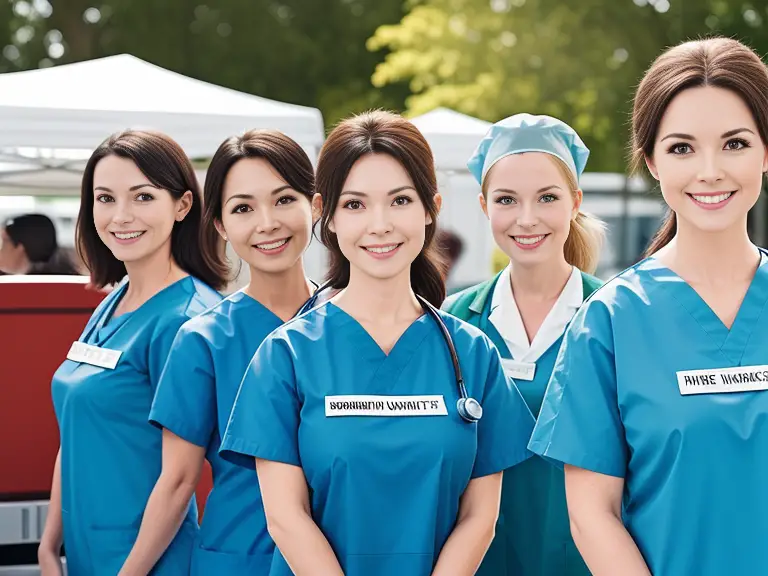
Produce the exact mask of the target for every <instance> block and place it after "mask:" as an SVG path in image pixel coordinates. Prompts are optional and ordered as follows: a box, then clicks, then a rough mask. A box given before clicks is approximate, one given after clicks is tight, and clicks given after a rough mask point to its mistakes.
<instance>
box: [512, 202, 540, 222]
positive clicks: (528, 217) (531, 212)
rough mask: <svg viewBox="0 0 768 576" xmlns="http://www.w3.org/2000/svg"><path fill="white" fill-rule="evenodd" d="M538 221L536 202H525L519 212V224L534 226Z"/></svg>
mask: <svg viewBox="0 0 768 576" xmlns="http://www.w3.org/2000/svg"><path fill="white" fill-rule="evenodd" d="M538 223H539V217H538V215H537V214H536V206H535V204H533V203H531V202H524V203H523V204H522V206H520V208H519V210H518V212H517V225H518V226H520V227H521V228H533V227H534V226H536V224H538Z"/></svg>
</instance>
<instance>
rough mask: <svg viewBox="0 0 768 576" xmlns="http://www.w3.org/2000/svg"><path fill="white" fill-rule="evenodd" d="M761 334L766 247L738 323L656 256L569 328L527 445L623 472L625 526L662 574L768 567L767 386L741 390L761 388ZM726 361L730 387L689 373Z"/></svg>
mask: <svg viewBox="0 0 768 576" xmlns="http://www.w3.org/2000/svg"><path fill="white" fill-rule="evenodd" d="M766 342H768V258H766V256H765V254H763V255H762V260H761V263H760V267H759V268H758V270H757V273H756V275H755V277H754V279H753V280H752V283H751V284H750V287H749V290H748V291H747V293H746V296H745V298H744V300H743V302H742V304H741V307H740V309H739V311H738V314H737V316H736V319H735V321H734V323H733V326H732V327H731V329H730V330H729V329H728V328H726V326H725V325H724V324H723V323H722V322H721V321H720V319H719V318H718V317H717V315H716V314H715V313H714V312H713V311H712V310H711V309H710V308H709V306H707V304H706V303H705V302H704V300H702V298H701V297H700V296H699V295H698V294H697V293H696V291H695V290H694V289H693V288H692V287H691V286H690V285H689V284H687V283H686V282H685V281H683V280H682V279H681V278H680V277H679V276H677V275H676V274H675V273H674V272H672V271H671V270H669V269H668V268H666V267H665V266H663V265H662V264H661V263H660V262H659V261H658V260H656V259H654V258H651V259H647V260H644V261H643V262H641V263H639V264H638V265H636V266H634V267H632V268H630V269H629V270H627V271H625V272H623V273H622V274H621V275H619V276H618V277H617V278H615V279H614V280H612V281H610V282H609V283H608V284H606V286H605V287H604V288H602V289H601V290H599V291H598V292H597V293H595V295H594V297H593V298H592V299H591V300H590V301H588V302H587V304H585V305H584V307H582V308H581V310H580V311H579V312H578V313H577V314H576V316H575V317H574V320H573V322H572V323H571V326H570V328H569V329H568V331H567V332H566V336H565V339H564V343H563V346H562V348H561V350H560V354H559V356H558V360H557V363H556V365H555V372H554V374H553V376H552V380H551V381H550V384H549V388H548V390H547V395H546V398H545V401H544V405H543V406H542V409H541V414H540V416H539V420H538V424H537V426H536V429H535V432H534V435H533V438H532V439H531V443H530V447H531V449H532V450H534V451H535V452H537V453H539V454H542V455H543V456H545V457H547V458H550V459H553V460H556V461H559V462H563V463H566V464H571V465H573V466H577V467H579V468H585V469H588V470H592V471H595V472H599V473H602V474H607V475H610V476H616V477H620V478H623V479H624V482H625V484H624V500H623V514H624V523H625V525H626V527H627V530H628V531H629V533H630V534H631V535H632V537H633V538H634V540H635V542H636V544H637V546H638V548H639V549H640V552H641V553H642V555H643V557H644V558H645V561H646V563H647V564H648V567H649V568H650V570H651V572H652V573H653V574H654V576H681V575H688V574H696V576H722V575H723V574H734V575H735V574H768V547H766V545H765V538H766V534H768V498H767V497H766V495H765V492H766V486H767V485H768V459H766V458H765V457H764V452H765V447H766V446H768V392H766V391H732V390H733V387H734V386H736V387H737V388H738V386H739V385H738V384H734V382H751V384H750V385H752V386H756V387H762V386H764V385H763V384H762V382H765V381H767V380H768V346H766ZM724 368H732V369H733V370H732V371H731V372H732V373H735V376H729V378H730V380H729V381H730V382H731V383H730V384H728V385H727V387H728V388H729V390H728V391H727V392H725V393H711V392H710V390H717V388H714V389H713V388H707V387H706V386H704V385H701V386H696V385H693V384H689V383H688V382H705V381H706V382H709V381H710V377H711V380H713V381H720V380H721V379H722V378H723V373H722V372H719V370H720V369H724ZM690 370H702V371H704V372H701V373H698V374H696V375H695V376H699V379H694V380H691V373H690V372H687V371H690ZM686 378H688V379H689V380H686ZM702 389H704V390H705V391H706V392H709V393H703V394H690V393H689V392H690V391H699V392H700V391H702Z"/></svg>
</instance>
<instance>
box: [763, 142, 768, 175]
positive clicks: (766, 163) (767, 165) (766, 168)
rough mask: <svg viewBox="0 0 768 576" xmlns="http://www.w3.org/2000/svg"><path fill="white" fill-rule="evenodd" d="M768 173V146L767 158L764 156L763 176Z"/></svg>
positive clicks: (767, 148)
mask: <svg viewBox="0 0 768 576" xmlns="http://www.w3.org/2000/svg"><path fill="white" fill-rule="evenodd" d="M766 172H768V146H766V148H765V156H763V174H765V173H766Z"/></svg>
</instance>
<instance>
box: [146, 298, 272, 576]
mask: <svg viewBox="0 0 768 576" xmlns="http://www.w3.org/2000/svg"><path fill="white" fill-rule="evenodd" d="M281 324H282V321H281V320H280V318H278V317H277V316H276V315H275V314H274V313H272V312H271V311H270V310H269V309H268V308H266V307H265V306H263V305H262V304H261V303H259V302H258V301H257V300H255V299H253V298H251V297H250V296H249V295H247V294H246V293H245V292H244V291H240V292H236V293H235V294H233V295H231V296H229V297H228V298H226V299H224V300H222V301H221V302H220V303H219V304H217V305H216V306H214V307H213V308H211V309H210V310H208V311H207V312H204V313H203V314H200V315H199V316H197V317H195V318H193V319H191V320H189V321H187V322H186V323H185V324H184V326H182V328H181V330H179V333H178V335H177V336H176V340H175V341H174V343H173V347H172V349H171V353H170V356H169V357H168V363H167V364H166V366H165V370H164V372H163V376H162V378H161V379H160V384H159V386H158V390H157V394H156V395H155V401H154V403H153V405H152V412H151V413H150V416H149V418H150V422H152V423H154V424H156V425H157V426H160V427H163V428H167V429H168V430H170V431H171V432H173V433H174V434H176V435H177V436H179V437H180V438H183V439H185V440H186V441H187V442H191V443H192V444H196V445H197V446H200V447H203V448H206V458H207V460H208V461H209V462H210V464H211V470H212V472H213V488H212V490H211V492H210V494H209V496H208V499H207V501H206V505H205V513H204V515H203V520H202V523H201V526H200V534H199V536H198V541H197V543H196V545H195V549H194V552H193V555H192V572H191V573H192V575H193V576H196V575H199V576H209V575H212V574H213V575H217V576H227V575H230V574H231V575H239V574H250V575H253V576H260V575H264V576H266V575H267V574H269V567H270V565H271V563H272V554H273V552H274V548H275V545H274V543H273V542H272V539H271V538H270V536H269V534H268V532H267V523H266V518H265V517H264V507H263V505H262V501H261V492H260V491H259V484H258V478H257V476H256V471H255V470H254V469H250V470H249V469H245V468H241V467H240V466H235V465H234V464H231V463H229V462H227V461H225V460H223V459H222V458H221V457H220V456H219V447H220V446H221V438H222V437H223V436H224V430H225V429H226V426H227V422H228V421H229V415H230V412H231V410H232V405H233V404H234V402H235V396H236V395H237V390H238V388H239V387H240V381H241V380H242V377H243V373H244V372H245V370H246V368H247V367H248V363H249V362H250V361H251V358H253V355H254V353H255V352H256V349H257V348H258V347H259V344H261V342H262V340H264V338H265V337H266V336H267V335H268V334H269V333H270V332H272V331H273V330H274V329H276V328H277V327H279V326H280V325H281ZM251 468H253V467H251Z"/></svg>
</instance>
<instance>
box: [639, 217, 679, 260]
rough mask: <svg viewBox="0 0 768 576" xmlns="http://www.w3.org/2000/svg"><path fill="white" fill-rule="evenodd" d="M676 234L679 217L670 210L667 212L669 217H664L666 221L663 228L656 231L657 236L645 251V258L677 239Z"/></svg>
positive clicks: (655, 235) (662, 224)
mask: <svg viewBox="0 0 768 576" xmlns="http://www.w3.org/2000/svg"><path fill="white" fill-rule="evenodd" d="M676 233H677V215H676V214H675V212H674V210H669V211H667V215H666V216H665V217H664V221H663V222H662V223H661V226H660V227H659V229H658V230H657V231H656V234H654V235H653V239H652V240H651V243H650V244H649V245H648V248H646V249H645V252H644V253H643V258H649V257H651V256H653V255H654V254H655V253H656V252H658V251H659V250H661V249H662V248H664V246H666V245H667V244H669V243H670V242H671V241H672V238H674V237H675V234H676Z"/></svg>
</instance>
